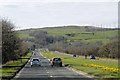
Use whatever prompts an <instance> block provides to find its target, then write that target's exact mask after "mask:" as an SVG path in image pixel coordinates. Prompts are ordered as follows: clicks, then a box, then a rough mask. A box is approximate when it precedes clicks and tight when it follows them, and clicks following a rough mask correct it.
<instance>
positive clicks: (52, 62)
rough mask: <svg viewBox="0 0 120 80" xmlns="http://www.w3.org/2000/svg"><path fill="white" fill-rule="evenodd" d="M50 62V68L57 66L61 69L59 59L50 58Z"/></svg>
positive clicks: (60, 60)
mask: <svg viewBox="0 0 120 80" xmlns="http://www.w3.org/2000/svg"><path fill="white" fill-rule="evenodd" d="M50 61H51V66H52V67H53V66H54V65H59V66H60V67H62V59H61V58H52V59H51V60H50Z"/></svg>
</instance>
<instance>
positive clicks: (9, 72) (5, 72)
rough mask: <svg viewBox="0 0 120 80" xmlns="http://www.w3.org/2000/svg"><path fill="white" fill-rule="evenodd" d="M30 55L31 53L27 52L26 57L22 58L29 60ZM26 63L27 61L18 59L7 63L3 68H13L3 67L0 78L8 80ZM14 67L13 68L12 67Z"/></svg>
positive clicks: (0, 70)
mask: <svg viewBox="0 0 120 80" xmlns="http://www.w3.org/2000/svg"><path fill="white" fill-rule="evenodd" d="M31 55H32V53H31V52H29V53H28V54H27V55H26V56H23V57H22V58H30V57H31ZM27 61H28V59H18V60H16V61H9V62H7V63H6V64H5V65H4V66H13V67H4V66H3V68H1V69H0V73H1V75H0V76H1V77H2V78H3V79H4V78H5V79H6V78H7V79H9V78H11V77H12V76H14V75H15V74H16V73H17V72H18V71H19V70H20V69H21V68H22V67H23V66H24V65H25V63H26V62H27ZM14 66H15V67H14Z"/></svg>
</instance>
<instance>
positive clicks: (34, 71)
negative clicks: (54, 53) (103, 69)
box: [12, 52, 94, 80]
mask: <svg viewBox="0 0 120 80" xmlns="http://www.w3.org/2000/svg"><path fill="white" fill-rule="evenodd" d="M32 58H40V59H41V62H42V64H41V66H33V67H31V66H30V60H29V62H28V63H27V64H26V66H25V67H24V68H23V69H22V70H21V71H20V72H19V73H18V74H17V75H16V76H15V77H14V79H12V80H94V79H91V78H88V77H86V76H84V75H81V74H78V73H76V72H74V71H72V70H69V69H67V68H65V67H59V66H53V67H51V66H50V61H49V60H48V59H46V58H44V57H43V56H42V55H40V54H39V52H35V55H33V56H32ZM32 58H31V59H32Z"/></svg>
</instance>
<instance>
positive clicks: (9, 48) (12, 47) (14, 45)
mask: <svg viewBox="0 0 120 80" xmlns="http://www.w3.org/2000/svg"><path fill="white" fill-rule="evenodd" d="M0 23H1V24H2V64H5V63H6V62H8V61H10V60H17V59H19V58H20V57H21V56H23V55H26V54H27V52H28V44H27V43H26V42H24V41H22V40H21V39H19V37H18V36H17V34H16V31H15V25H14V24H13V23H12V22H11V21H9V20H6V19H2V20H1V21H0Z"/></svg>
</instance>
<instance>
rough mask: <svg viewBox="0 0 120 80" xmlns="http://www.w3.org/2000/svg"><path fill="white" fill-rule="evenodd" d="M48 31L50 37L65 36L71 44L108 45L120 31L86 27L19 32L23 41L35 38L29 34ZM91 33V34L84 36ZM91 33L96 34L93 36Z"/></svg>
mask: <svg viewBox="0 0 120 80" xmlns="http://www.w3.org/2000/svg"><path fill="white" fill-rule="evenodd" d="M41 30H42V31H47V33H48V35H49V36H64V37H65V38H67V39H68V41H71V42H102V43H104V44H105V43H108V42H110V41H111V38H112V39H113V38H116V37H117V36H118V31H119V30H106V31H102V30H101V31H97V30H96V31H86V30H85V28H84V27H80V28H79V27H58V28H57V27H53V28H39V29H31V30H23V31H18V36H19V37H20V38H21V39H27V38H34V36H30V35H29V34H30V33H32V32H34V31H35V32H36V31H41ZM84 33H90V34H84ZM91 33H94V35H93V34H91ZM66 34H74V36H68V35H66Z"/></svg>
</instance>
